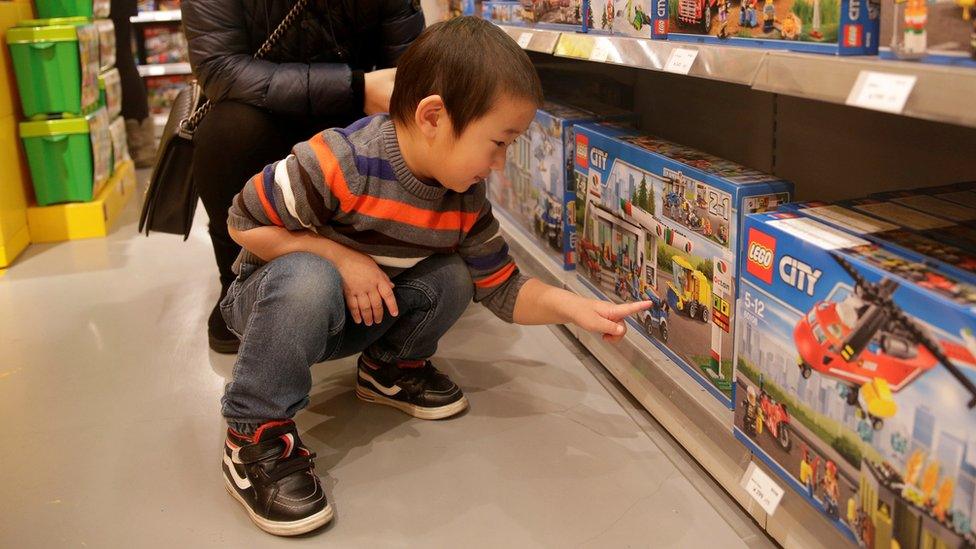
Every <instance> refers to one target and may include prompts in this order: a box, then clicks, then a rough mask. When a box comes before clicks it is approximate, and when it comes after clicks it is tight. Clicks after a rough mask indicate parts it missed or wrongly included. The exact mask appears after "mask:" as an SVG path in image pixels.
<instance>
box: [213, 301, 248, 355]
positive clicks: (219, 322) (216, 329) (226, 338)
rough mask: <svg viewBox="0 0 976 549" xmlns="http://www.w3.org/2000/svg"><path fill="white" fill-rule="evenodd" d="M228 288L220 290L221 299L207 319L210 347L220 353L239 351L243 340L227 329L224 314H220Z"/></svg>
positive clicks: (226, 353) (228, 353) (227, 353)
mask: <svg viewBox="0 0 976 549" xmlns="http://www.w3.org/2000/svg"><path fill="white" fill-rule="evenodd" d="M225 293H226V290H222V291H221V292H220V299H218V300H217V304H216V305H214V308H213V310H212V311H210V318H208V319H207V338H208V340H209V341H210V348H211V349H213V350H214V351H216V352H218V353H222V354H225V355H232V354H235V353H237V349H238V348H240V346H241V340H240V339H238V338H237V336H236V335H234V334H233V333H232V332H231V331H230V330H228V329H227V323H226V322H225V321H224V315H222V314H220V301H221V300H223V299H224V294H225Z"/></svg>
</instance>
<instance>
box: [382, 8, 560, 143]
mask: <svg viewBox="0 0 976 549" xmlns="http://www.w3.org/2000/svg"><path fill="white" fill-rule="evenodd" d="M501 93H504V94H505V95H508V96H510V97H516V98H520V99H526V100H528V101H531V102H534V103H535V104H537V105H541V104H542V85H541V84H540V83H539V76H538V75H537V74H536V71H535V67H533V66H532V62H531V61H530V60H529V56H528V55H526V54H525V52H524V51H522V48H520V47H519V45H518V44H516V43H515V40H512V38H511V37H509V36H508V35H507V34H505V32H504V31H502V30H501V29H500V28H498V27H496V26H495V25H493V24H492V23H489V22H487V21H485V20H483V19H479V18H477V17H458V18H456V19H451V20H450V21H444V22H441V23H436V24H434V25H431V26H430V27H428V28H427V29H426V30H425V31H424V32H423V33H422V34H421V35H420V36H419V37H418V38H417V40H416V41H414V43H413V44H412V45H411V46H410V47H409V48H408V49H407V51H406V52H404V54H403V56H402V57H400V60H399V62H398V63H397V74H396V84H395V86H394V87H393V96H392V97H391V98H390V116H391V117H392V118H393V120H394V121H396V122H399V123H401V124H413V119H414V112H415V111H416V109H417V105H418V104H419V103H420V101H421V100H422V99H423V98H425V97H428V96H430V95H440V96H441V99H443V100H444V107H445V108H446V109H447V112H448V114H449V115H450V117H451V122H452V123H453V126H454V135H455V136H460V135H461V133H463V132H464V129H465V128H467V126H468V124H470V123H471V122H473V121H475V120H477V119H478V118H481V117H482V116H484V115H485V114H486V113H487V112H488V111H489V110H490V109H491V107H492V104H493V102H494V101H495V100H497V98H498V97H499V95H500V94H501Z"/></svg>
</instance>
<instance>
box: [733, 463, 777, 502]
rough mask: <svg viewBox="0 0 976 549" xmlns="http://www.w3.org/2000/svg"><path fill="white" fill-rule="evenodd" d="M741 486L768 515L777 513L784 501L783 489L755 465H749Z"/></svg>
mask: <svg viewBox="0 0 976 549" xmlns="http://www.w3.org/2000/svg"><path fill="white" fill-rule="evenodd" d="M741 485H742V487H743V488H745V490H746V492H749V495H750V496H752V499H754V500H756V502H758V503H759V505H760V506H761V507H762V508H763V510H764V511H766V514H767V515H772V514H773V513H774V512H776V508H777V507H778V506H779V502H780V501H781V500H782V499H783V488H782V487H780V485H779V484H776V481H774V480H773V479H772V478H770V476H769V475H767V474H766V473H765V472H764V471H763V470H762V469H760V468H759V467H757V466H756V464H755V463H750V464H749V467H748V468H747V469H746V473H745V475H743V477H742V482H741Z"/></svg>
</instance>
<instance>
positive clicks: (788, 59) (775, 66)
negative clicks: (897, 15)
mask: <svg viewBox="0 0 976 549" xmlns="http://www.w3.org/2000/svg"><path fill="white" fill-rule="evenodd" d="M861 71H877V72H883V73H889V74H906V75H913V76H915V77H916V78H917V79H918V80H917V81H916V83H915V88H914V89H913V90H912V94H911V95H910V96H909V97H908V102H907V103H906V104H905V109H904V111H903V112H902V115H903V116H908V117H912V118H921V119H924V120H934V121H937V122H948V123H950V124H959V125H963V126H969V127H976V69H972V68H965V67H949V66H943V65H926V64H922V63H911V62H905V61H888V60H883V59H877V58H873V57H829V56H822V55H804V54H799V53H792V52H769V55H767V56H766V58H765V60H764V62H763V63H762V65H761V67H760V69H759V71H758V73H757V75H756V80H755V82H754V83H753V88H754V89H757V90H761V91H768V92H773V93H779V94H783V95H792V96H796V97H803V98H807V99H816V100H819V101H826V102H829V103H839V104H842V105H843V104H844V103H845V102H846V101H847V96H848V95H849V94H850V92H851V89H852V88H853V86H854V83H855V82H856V81H857V78H858V75H859V74H860V73H861Z"/></svg>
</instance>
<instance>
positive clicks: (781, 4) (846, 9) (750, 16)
mask: <svg viewBox="0 0 976 549" xmlns="http://www.w3.org/2000/svg"><path fill="white" fill-rule="evenodd" d="M668 13H669V18H670V24H669V27H670V29H669V30H670V32H669V34H668V39H670V40H677V41H684V42H694V43H710V44H729V45H732V46H745V47H758V48H771V49H784V50H792V51H801V52H810V53H826V54H835V55H874V54H877V53H878V40H879V29H880V21H879V15H880V5H879V0H668Z"/></svg>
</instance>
